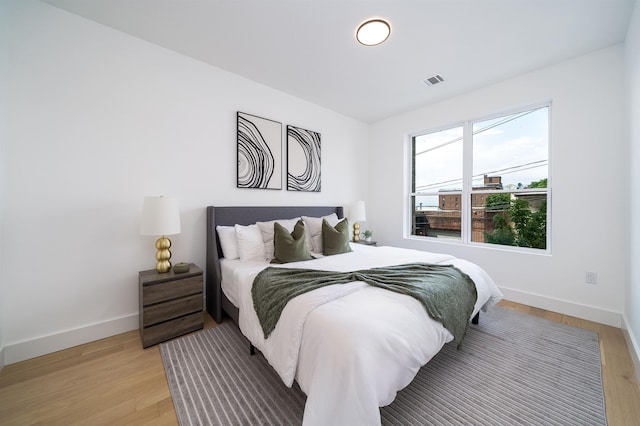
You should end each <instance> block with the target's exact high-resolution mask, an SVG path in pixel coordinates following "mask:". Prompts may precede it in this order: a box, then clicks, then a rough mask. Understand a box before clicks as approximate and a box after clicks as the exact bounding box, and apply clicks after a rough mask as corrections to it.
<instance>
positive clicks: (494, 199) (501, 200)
mask: <svg viewBox="0 0 640 426" xmlns="http://www.w3.org/2000/svg"><path fill="white" fill-rule="evenodd" d="M484 205H485V208H486V210H487V211H498V210H507V209H509V206H510V205H511V195H510V194H507V193H501V194H490V195H489V196H487V199H486V200H485V201H484Z"/></svg>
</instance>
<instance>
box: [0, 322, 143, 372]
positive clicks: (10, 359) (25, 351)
mask: <svg viewBox="0 0 640 426" xmlns="http://www.w3.org/2000/svg"><path fill="white" fill-rule="evenodd" d="M138 327H139V324H138V314H134V315H129V316H126V317H122V318H116V319H114V320H109V321H105V322H102V323H97V324H90V325H87V326H84V327H79V328H76V329H73V330H68V331H63V332H61V333H56V334H51V335H48V336H43V337H38V338H35V339H31V340H26V341H23V342H19V343H15V344H11V345H7V346H5V347H4V348H3V352H4V359H3V361H4V364H5V365H9V364H13V363H15V362H20V361H24V360H26V359H31V358H35V357H38V356H41V355H46V354H50V353H52V352H57V351H60V350H62V349H68V348H71V347H73V346H78V345H82V344H85V343H89V342H93V341H95V340H100V339H104V338H105V337H110V336H114V335H116V334H120V333H125V332H127V331H131V330H135V329H137V328H138Z"/></svg>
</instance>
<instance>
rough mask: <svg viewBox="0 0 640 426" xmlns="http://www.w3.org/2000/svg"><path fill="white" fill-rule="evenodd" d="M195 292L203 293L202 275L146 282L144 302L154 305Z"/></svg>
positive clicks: (145, 304)
mask: <svg viewBox="0 0 640 426" xmlns="http://www.w3.org/2000/svg"><path fill="white" fill-rule="evenodd" d="M195 293H202V275H199V276H195V277H189V278H185V279H182V280H172V281H167V282H163V283H160V284H150V285H149V284H145V288H144V297H143V300H142V304H143V305H144V306H147V305H152V304H154V303H158V302H163V301H165V300H171V299H175V298H176V297H182V296H186V295H189V294H195Z"/></svg>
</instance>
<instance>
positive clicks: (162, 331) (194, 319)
mask: <svg viewBox="0 0 640 426" xmlns="http://www.w3.org/2000/svg"><path fill="white" fill-rule="evenodd" d="M202 325H203V322H202V312H197V313H195V314H191V315H187V316H184V317H180V318H176V319H174V320H171V321H167V322H163V323H161V324H158V325H153V326H151V327H146V328H145V329H144V333H141V338H142V347H144V348H146V347H148V346H151V345H155V344H156V343H160V342H164V341H165V340H169V339H172V338H174V337H177V336H181V335H183V334H185V333H189V332H191V331H195V330H200V329H201V328H202Z"/></svg>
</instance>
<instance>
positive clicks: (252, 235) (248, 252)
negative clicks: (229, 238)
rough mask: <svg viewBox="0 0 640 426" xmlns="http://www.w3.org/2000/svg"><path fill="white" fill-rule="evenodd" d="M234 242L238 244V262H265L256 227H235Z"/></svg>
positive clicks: (262, 245) (261, 243) (259, 235)
mask: <svg viewBox="0 0 640 426" xmlns="http://www.w3.org/2000/svg"><path fill="white" fill-rule="evenodd" d="M235 230H236V240H237V242H238V255H239V257H240V260H241V261H243V262H246V261H248V260H261V261H264V260H266V256H265V253H264V243H263V242H262V234H261V233H260V228H258V225H255V224H254V225H249V226H244V225H236V226H235Z"/></svg>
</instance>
